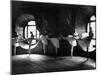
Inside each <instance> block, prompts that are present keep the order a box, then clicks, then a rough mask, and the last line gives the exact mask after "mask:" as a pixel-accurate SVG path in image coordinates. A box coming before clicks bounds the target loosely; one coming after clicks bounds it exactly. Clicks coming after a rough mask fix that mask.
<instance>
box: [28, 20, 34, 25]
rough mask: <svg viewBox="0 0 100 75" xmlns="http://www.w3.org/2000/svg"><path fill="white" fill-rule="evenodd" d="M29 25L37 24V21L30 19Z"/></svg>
mask: <svg viewBox="0 0 100 75" xmlns="http://www.w3.org/2000/svg"><path fill="white" fill-rule="evenodd" d="M28 25H36V23H35V21H29V22H28Z"/></svg>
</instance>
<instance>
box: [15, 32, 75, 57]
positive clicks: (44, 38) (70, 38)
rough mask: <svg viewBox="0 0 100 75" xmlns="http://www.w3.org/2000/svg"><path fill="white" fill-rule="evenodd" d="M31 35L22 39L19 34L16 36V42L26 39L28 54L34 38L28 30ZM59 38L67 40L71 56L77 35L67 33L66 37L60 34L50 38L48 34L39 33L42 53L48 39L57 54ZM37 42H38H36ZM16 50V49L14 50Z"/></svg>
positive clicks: (44, 50)
mask: <svg viewBox="0 0 100 75" xmlns="http://www.w3.org/2000/svg"><path fill="white" fill-rule="evenodd" d="M30 34H31V36H30V38H28V39H23V38H22V37H21V36H20V35H19V36H18V37H17V39H16V40H17V42H18V43H20V42H22V41H26V40H27V41H28V43H29V44H28V53H29V55H30V54H31V49H32V40H33V39H35V38H34V35H33V33H32V32H30ZM60 39H65V40H68V42H69V44H70V45H71V56H73V48H74V47H75V46H77V42H76V39H77V37H76V38H75V37H74V36H73V35H68V36H67V37H64V36H62V35H61V34H60V36H59V37H52V38H49V36H48V35H44V34H41V35H40V37H39V39H38V42H39V41H41V43H42V45H43V52H44V54H46V47H47V46H48V40H50V42H51V43H52V45H53V46H54V48H55V53H56V55H57V52H58V48H60V44H59V40H60ZM18 43H17V44H18ZM37 44H38V43H37ZM15 51H16V50H15ZM15 54H16V53H15Z"/></svg>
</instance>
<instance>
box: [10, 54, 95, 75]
mask: <svg viewBox="0 0 100 75" xmlns="http://www.w3.org/2000/svg"><path fill="white" fill-rule="evenodd" d="M95 68H96V63H95V61H94V60H92V59H90V58H89V59H88V60H87V58H85V57H80V56H73V57H71V56H61V57H51V56H46V55H40V54H31V55H29V54H22V55H15V56H12V73H13V74H29V73H43V72H58V71H74V70H92V69H95Z"/></svg>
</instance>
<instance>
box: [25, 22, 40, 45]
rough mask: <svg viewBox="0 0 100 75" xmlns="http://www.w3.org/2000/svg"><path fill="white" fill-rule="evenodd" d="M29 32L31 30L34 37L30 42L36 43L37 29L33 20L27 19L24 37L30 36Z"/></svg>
mask: <svg viewBox="0 0 100 75" xmlns="http://www.w3.org/2000/svg"><path fill="white" fill-rule="evenodd" d="M30 32H32V34H33V35H34V39H33V40H32V44H33V45H34V44H36V43H37V41H38V40H37V39H38V38H39V31H38V30H37V28H36V21H35V20H32V21H29V22H28V23H27V26H26V27H25V39H28V38H31V34H30Z"/></svg>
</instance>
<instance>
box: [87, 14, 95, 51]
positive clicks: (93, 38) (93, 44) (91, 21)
mask: <svg viewBox="0 0 100 75" xmlns="http://www.w3.org/2000/svg"><path fill="white" fill-rule="evenodd" d="M90 27H91V29H92V33H93V37H92V39H91V42H90V44H89V48H88V49H89V51H94V50H95V49H96V17H95V15H93V16H91V17H90V22H89V23H88V25H87V32H88V33H89V32H90Z"/></svg>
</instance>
